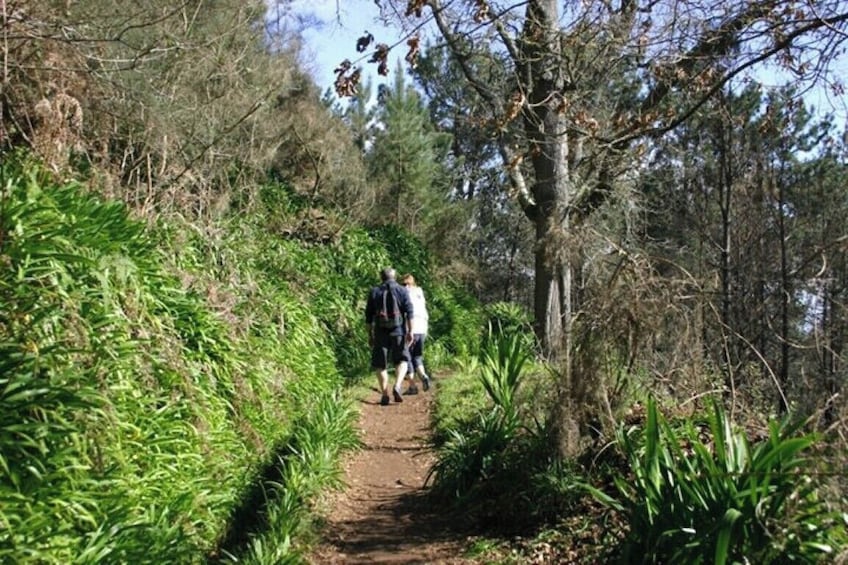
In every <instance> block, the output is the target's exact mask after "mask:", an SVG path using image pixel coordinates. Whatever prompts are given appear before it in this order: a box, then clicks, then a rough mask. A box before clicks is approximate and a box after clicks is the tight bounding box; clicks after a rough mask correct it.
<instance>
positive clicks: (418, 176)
mask: <svg viewBox="0 0 848 565" xmlns="http://www.w3.org/2000/svg"><path fill="white" fill-rule="evenodd" d="M379 99H380V106H379V109H378V111H377V112H376V116H375V118H376V120H377V122H376V124H375V125H374V126H373V127H372V132H373V133H372V137H371V146H370V147H369V148H368V152H367V159H366V160H367V162H368V168H369V179H370V180H371V182H373V183H375V184H377V185H378V186H379V187H380V188H379V189H378V198H379V202H378V205H377V206H376V208H375V209H376V211H377V213H378V214H379V215H380V216H382V217H383V218H384V219H386V218H387V219H389V220H390V221H391V222H392V223H396V224H400V225H404V226H406V227H407V228H409V230H410V231H411V232H412V233H414V234H417V235H422V233H423V231H424V230H423V229H422V222H423V223H424V224H426V220H427V217H428V215H430V214H432V212H433V209H434V207H436V208H439V207H440V206H441V205H442V204H440V201H441V202H444V197H445V194H446V192H447V188H448V183H447V182H446V180H445V178H444V177H443V176H442V172H443V169H442V167H441V164H440V162H441V160H442V159H443V157H444V155H445V153H446V152H447V148H448V145H449V143H450V136H449V135H446V134H444V133H439V132H437V131H435V129H434V128H433V126H432V124H431V122H430V116H429V114H428V113H427V108H426V106H425V105H424V101H423V100H422V99H421V97H420V95H419V94H418V93H417V92H416V90H415V88H414V87H413V86H412V85H411V84H409V83H407V82H406V81H405V78H404V73H403V70H402V68H401V67H398V70H397V72H396V73H395V75H394V84H393V86H392V87H391V88H383V89H382V90H381V92H380V93H379Z"/></svg>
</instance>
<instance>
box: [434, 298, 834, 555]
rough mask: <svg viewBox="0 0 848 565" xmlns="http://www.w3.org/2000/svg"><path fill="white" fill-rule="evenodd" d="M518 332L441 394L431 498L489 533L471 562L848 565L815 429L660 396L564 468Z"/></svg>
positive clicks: (516, 327) (509, 332)
mask: <svg viewBox="0 0 848 565" xmlns="http://www.w3.org/2000/svg"><path fill="white" fill-rule="evenodd" d="M492 314H493V315H492V319H495V320H502V314H503V310H502V311H501V312H500V313H498V312H494V313H492ZM513 321H516V320H515V316H513ZM518 322H519V323H512V324H501V323H499V324H497V325H495V326H493V327H492V329H490V332H489V334H488V336H487V338H486V339H484V341H483V346H482V348H481V351H480V354H479V357H478V358H474V359H472V360H471V361H469V362H467V363H466V364H465V365H464V366H462V367H460V370H459V371H458V372H457V373H456V374H455V375H454V377H453V378H452V379H450V380H448V381H444V382H441V383H440V386H439V395H438V397H437V404H436V410H435V413H434V429H435V433H434V436H433V441H434V444H435V448H436V449H437V452H438V460H437V463H436V465H435V466H434V468H433V471H432V472H431V475H430V477H429V479H430V481H431V483H432V489H431V494H432V496H434V497H435V498H436V499H437V500H438V502H439V503H440V504H442V505H446V506H444V507H446V508H447V507H451V508H454V509H455V510H456V511H457V512H460V513H462V514H463V515H464V517H465V519H466V521H470V522H472V523H475V524H477V525H478V526H479V528H480V532H481V538H480V539H479V540H478V542H477V543H476V544H475V546H474V547H473V548H472V550H473V551H476V552H478V553H480V554H482V555H483V556H485V557H484V559H485V561H486V562H490V563H504V564H506V563H528V562H530V563H599V562H600V563H627V564H629V563H716V564H724V563H844V562H846V560H848V534H846V526H847V525H848V513H846V507H847V506H846V500H845V497H844V494H838V493H837V495H836V496H833V491H832V490H829V487H830V486H831V485H832V482H833V481H832V480H831V479H832V478H833V477H838V476H839V475H840V473H841V470H840V469H839V468H838V467H834V465H833V464H832V463H831V462H832V461H834V460H836V459H834V458H833V457H832V456H833V455H834V454H832V453H831V454H830V457H828V453H827V452H828V449H829V448H828V442H827V441H826V439H825V438H824V437H823V436H821V435H818V434H815V433H813V432H811V431H809V426H808V425H807V424H808V422H804V421H801V422H793V421H792V420H790V419H788V418H785V419H783V420H772V421H771V422H770V423H768V426H767V431H766V432H760V433H756V434H755V433H752V431H751V430H746V429H743V428H741V427H740V426H738V425H736V424H735V423H734V422H733V421H732V420H731V418H730V417H729V416H728V414H727V413H725V411H724V410H723V409H722V408H721V406H722V405H721V401H720V399H714V400H713V401H712V402H705V403H704V405H703V410H700V411H698V412H696V413H695V414H693V415H689V416H676V417H666V416H665V415H664V414H663V411H662V409H661V408H660V407H659V405H658V403H657V401H656V400H655V399H653V398H651V397H649V398H646V399H643V400H644V406H645V408H644V412H643V413H641V414H635V415H633V414H631V416H630V417H629V418H623V419H622V423H621V424H620V426H619V427H618V428H617V429H616V430H615V434H614V436H615V437H614V438H612V439H611V441H604V442H603V443H599V444H598V445H597V446H596V447H595V448H594V449H592V450H591V453H592V455H593V457H592V460H591V461H585V462H581V463H580V464H577V462H571V463H565V462H563V460H561V459H559V458H557V457H555V456H553V455H552V453H553V452H554V449H553V446H552V445H551V434H550V432H549V423H548V421H547V420H546V419H545V411H541V412H540V411H538V410H534V409H533V408H534V407H535V408H538V407H539V406H540V404H544V403H543V402H542V401H541V400H540V394H539V392H540V391H545V390H547V389H549V388H550V387H551V386H552V385H553V381H552V380H551V374H550V373H551V372H550V370H547V369H546V368H545V367H544V366H543V365H540V364H538V363H535V362H534V361H533V359H532V356H531V354H530V350H529V349H528V344H527V343H526V340H525V339H524V337H525V336H526V335H527V334H526V332H522V331H521V330H520V328H521V326H522V324H521V323H520V320H518ZM541 396H544V394H542V395H541ZM672 413H673V411H672ZM822 455H824V457H822Z"/></svg>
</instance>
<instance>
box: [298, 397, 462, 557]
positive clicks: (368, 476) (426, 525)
mask: <svg viewBox="0 0 848 565" xmlns="http://www.w3.org/2000/svg"><path fill="white" fill-rule="evenodd" d="M419 388H420V386H419ZM435 388H436V387H434V389H435ZM434 389H431V390H430V391H429V392H423V391H422V392H421V393H420V394H418V395H414V396H404V397H403V399H404V401H403V402H402V403H395V402H392V403H391V404H390V405H389V406H380V404H379V400H380V396H379V394H378V393H377V392H376V389H374V390H373V391H371V392H369V393H368V394H367V395H365V396H364V397H363V398H362V399H361V417H360V421H359V427H360V430H361V437H362V440H363V442H364V444H365V445H364V448H363V449H361V450H359V451H357V452H355V453H351V454H349V455H348V457H347V459H346V460H345V461H344V469H345V482H346V484H347V485H348V488H347V489H345V490H344V491H342V492H338V493H334V494H332V495H331V497H330V499H329V501H328V506H327V507H328V508H329V509H330V510H329V512H328V516H327V525H326V527H325V529H324V531H323V532H322V543H321V544H320V546H319V547H317V549H316V550H315V551H314V552H313V553H312V554H311V555H310V556H309V563H312V564H314V565H319V564H320V565H324V564H345V565H353V564H360V563H361V564H364V563H384V564H387V563H388V564H391V563H393V564H401V563H403V564H413V563H422V564H423V563H427V564H443V565H460V564H471V563H475V561H474V560H472V559H465V558H462V557H461V556H462V553H463V549H464V548H465V546H466V544H467V538H466V536H465V535H463V534H461V533H459V531H460V529H461V528H458V527H457V526H460V525H459V524H456V523H451V522H450V518H449V517H447V516H445V515H444V514H439V513H438V512H434V511H433V509H431V508H428V507H427V504H426V501H425V497H424V496H423V495H424V493H425V487H424V481H425V478H426V476H427V472H428V470H429V469H430V466H431V465H432V463H433V461H434V456H433V453H431V452H430V451H429V450H428V447H427V437H428V435H429V421H430V409H431V404H432V401H433V395H434V393H435V390H434Z"/></svg>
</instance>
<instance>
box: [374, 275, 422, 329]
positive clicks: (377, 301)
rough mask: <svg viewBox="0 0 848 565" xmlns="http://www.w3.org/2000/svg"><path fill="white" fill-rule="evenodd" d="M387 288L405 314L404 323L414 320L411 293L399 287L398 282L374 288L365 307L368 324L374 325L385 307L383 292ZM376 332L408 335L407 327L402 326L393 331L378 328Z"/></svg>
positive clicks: (390, 282)
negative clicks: (379, 312) (375, 319)
mask: <svg viewBox="0 0 848 565" xmlns="http://www.w3.org/2000/svg"><path fill="white" fill-rule="evenodd" d="M386 288H388V289H389V290H391V291H392V294H393V295H394V297H395V304H396V305H397V308H398V310H400V312H401V314H403V319H404V322H405V321H406V320H408V319H410V318H412V300H410V299H409V293H408V292H407V291H406V287H403V286H401V285H399V284H398V283H397V281H386V282H384V283H383V284H381V285H380V286H375V287H374V288H372V289H371V292H370V294H369V295H368V302H367V304H366V305H365V323H366V324H373V323H374V317H375V316H376V315H377V312H378V311H379V310H380V308H381V307H382V305H383V290H384V289H386ZM376 330H378V331H383V332H389V335H403V334H404V333H406V326H405V325H404V324H401V325H400V327H397V328H395V329H393V330H389V329H386V328H379V327H378V328H376Z"/></svg>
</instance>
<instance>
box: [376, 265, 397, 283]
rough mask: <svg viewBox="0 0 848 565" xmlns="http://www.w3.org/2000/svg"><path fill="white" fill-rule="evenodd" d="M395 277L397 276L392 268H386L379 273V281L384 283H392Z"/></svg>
mask: <svg viewBox="0 0 848 565" xmlns="http://www.w3.org/2000/svg"><path fill="white" fill-rule="evenodd" d="M396 276H397V273H396V272H395V270H394V269H393V268H391V267H386V268H385V269H383V270H382V271H380V279H381V280H382V281H383V282H386V281H393V280H395V277H396Z"/></svg>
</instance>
